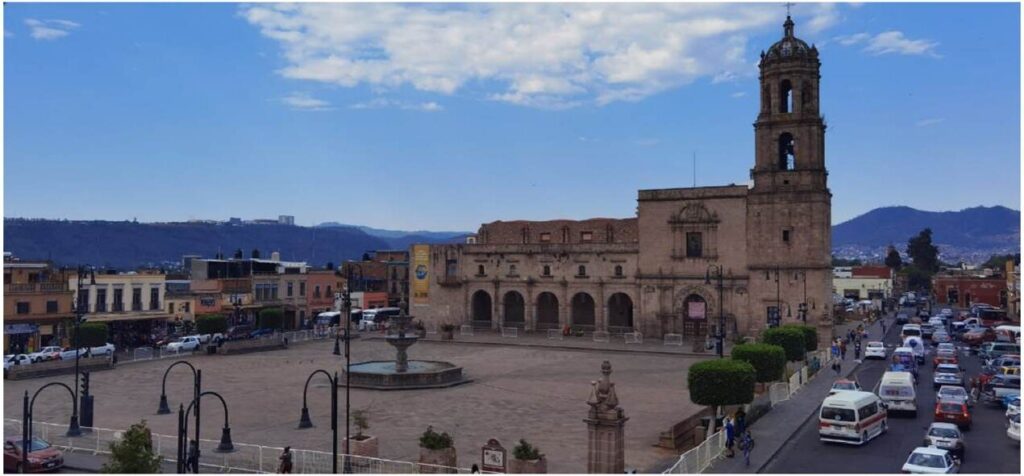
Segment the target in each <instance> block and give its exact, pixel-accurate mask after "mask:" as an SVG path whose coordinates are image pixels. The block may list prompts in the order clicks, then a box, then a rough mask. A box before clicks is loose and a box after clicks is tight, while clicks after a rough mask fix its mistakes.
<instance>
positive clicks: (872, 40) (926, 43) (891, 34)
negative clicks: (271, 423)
mask: <svg viewBox="0 0 1024 476" xmlns="http://www.w3.org/2000/svg"><path fill="white" fill-rule="evenodd" d="M834 39H835V40H836V41H837V42H839V44H841V45H843V46H853V45H859V44H863V45H864V50H863V51H865V52H867V53H871V54H873V55H885V54H899V55H927V56H931V57H934V58H941V57H942V56H940V55H939V54H938V53H936V52H935V48H936V47H937V46H939V43H938V42H936V41H930V40H911V39H909V38H907V37H906V36H904V35H903V32H901V31H886V32H882V33H879V34H877V35H874V36H872V35H871V34H870V33H863V32H862V33H856V34H853V35H844V36H837V37H835V38H834Z"/></svg>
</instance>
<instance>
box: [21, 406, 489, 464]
mask: <svg viewBox="0 0 1024 476" xmlns="http://www.w3.org/2000/svg"><path fill="white" fill-rule="evenodd" d="M67 429H68V426H67V425H61V424H56V423H45V422H33V423H32V436H33V437H38V438H42V439H44V440H46V441H48V442H50V444H51V445H53V446H55V447H57V448H61V449H63V450H64V451H69V452H82V453H91V454H94V455H100V454H110V443H112V442H115V441H118V440H119V439H120V438H121V436H122V435H123V434H124V431H123V430H112V429H108V428H84V427H83V430H87V431H86V432H85V433H84V434H83V435H82V436H80V437H75V438H69V437H67V436H65V433H66V432H67ZM21 431H22V428H21V420H16V419H12V418H6V419H4V436H5V438H10V437H20V436H21ZM152 438H153V449H154V450H155V451H156V453H157V454H159V455H160V456H162V457H163V458H164V460H165V461H166V462H169V463H176V462H177V457H178V456H177V453H178V446H177V438H175V437H174V436H170V435H161V434H157V433H153V434H152ZM219 444H220V441H217V440H207V439H201V440H200V442H199V453H200V458H199V467H200V470H201V471H202V472H204V473H213V472H218V473H226V472H232V473H276V472H277V468H278V456H279V455H280V454H281V452H282V451H283V450H284V448H281V447H276V446H262V445H251V444H246V443H234V451H231V452H227V453H221V452H217V451H216V448H217V446H218V445H219ZM331 462H332V457H331V453H330V452H327V451H313V450H301V449H293V450H292V472H293V473H301V474H325V473H330V472H331V469H332V468H331ZM346 466H348V467H349V468H350V469H351V472H352V473H355V474H415V473H462V474H465V473H469V472H470V470H469V469H467V468H454V467H448V466H439V465H432V464H424V463H417V462H412V461H397V460H389V459H383V458H370V457H365V456H354V455H344V454H339V455H338V468H339V471H340V470H341V469H344V468H346Z"/></svg>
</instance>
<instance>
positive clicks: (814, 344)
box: [782, 324, 818, 352]
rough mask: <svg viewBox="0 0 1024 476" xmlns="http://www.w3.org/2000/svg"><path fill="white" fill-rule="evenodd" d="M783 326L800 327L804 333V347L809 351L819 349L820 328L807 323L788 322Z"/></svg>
mask: <svg viewBox="0 0 1024 476" xmlns="http://www.w3.org/2000/svg"><path fill="white" fill-rule="evenodd" d="M782 327H790V328H793V329H799V330H800V332H802V333H803V334H804V349H805V350H806V351H807V352H814V351H816V350H818V329H817V328H816V327H814V326H809V325H807V324H786V325H784V326H782Z"/></svg>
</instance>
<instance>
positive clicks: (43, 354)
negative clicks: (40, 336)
mask: <svg viewBox="0 0 1024 476" xmlns="http://www.w3.org/2000/svg"><path fill="white" fill-rule="evenodd" d="M60 350H61V349H60V347H59V346H55V345H51V346H48V347H43V348H42V349H39V352H33V353H31V354H28V358H30V359H32V363H36V362H49V361H51V360H60Z"/></svg>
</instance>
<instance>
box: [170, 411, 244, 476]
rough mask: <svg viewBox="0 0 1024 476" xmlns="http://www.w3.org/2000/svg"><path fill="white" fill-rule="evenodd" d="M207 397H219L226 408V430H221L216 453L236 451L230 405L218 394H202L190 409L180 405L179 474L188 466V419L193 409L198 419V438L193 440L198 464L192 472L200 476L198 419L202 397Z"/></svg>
mask: <svg viewBox="0 0 1024 476" xmlns="http://www.w3.org/2000/svg"><path fill="white" fill-rule="evenodd" d="M207 395H210V396H214V397H217V399H218V400H220V404H221V406H223V407H224V428H222V429H221V434H220V443H219V444H218V445H217V448H216V449H214V451H216V452H218V453H230V452H232V451H234V450H235V445H234V444H233V443H232V442H231V426H230V425H229V423H228V422H229V420H228V404H227V402H226V401H225V400H224V397H222V396H221V395H220V394H219V393H217V392H212V391H206V392H202V393H200V394H199V395H197V396H196V397H195V398H193V399H192V401H191V402H189V404H188V409H185V407H184V405H179V406H178V473H179V474H183V473H185V472H186V466H187V463H186V461H187V460H188V458H189V454H188V448H187V445H186V443H187V442H188V417H189V413H191V412H192V409H193V408H195V409H196V417H197V418H196V437H195V440H193V441H195V442H196V464H195V466H194V467H193V468H192V470H193V471H194V472H195V473H196V474H199V456H200V453H199V451H200V450H199V419H198V417H199V401H200V399H202V397H205V396H207Z"/></svg>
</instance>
